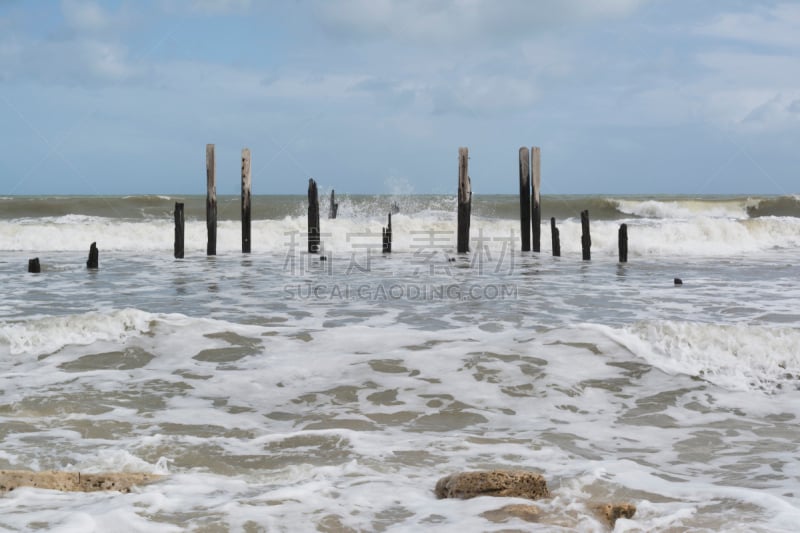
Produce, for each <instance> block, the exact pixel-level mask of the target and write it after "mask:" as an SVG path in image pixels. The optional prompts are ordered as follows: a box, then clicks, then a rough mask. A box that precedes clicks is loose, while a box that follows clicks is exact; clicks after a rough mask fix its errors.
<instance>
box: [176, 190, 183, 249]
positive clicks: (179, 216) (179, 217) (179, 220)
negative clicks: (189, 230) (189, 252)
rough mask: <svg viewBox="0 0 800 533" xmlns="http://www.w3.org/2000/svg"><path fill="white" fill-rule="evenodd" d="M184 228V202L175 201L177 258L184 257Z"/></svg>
mask: <svg viewBox="0 0 800 533" xmlns="http://www.w3.org/2000/svg"><path fill="white" fill-rule="evenodd" d="M184 229H185V220H184V218H183V202H175V259H183V236H184Z"/></svg>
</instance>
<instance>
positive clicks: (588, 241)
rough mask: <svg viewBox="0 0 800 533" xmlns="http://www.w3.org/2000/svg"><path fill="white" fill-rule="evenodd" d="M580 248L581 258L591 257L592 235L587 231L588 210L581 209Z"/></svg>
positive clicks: (587, 258) (588, 258)
mask: <svg viewBox="0 0 800 533" xmlns="http://www.w3.org/2000/svg"><path fill="white" fill-rule="evenodd" d="M581 249H582V250H583V260H584V261H589V260H591V259H592V235H591V233H590V232H589V211H588V210H586V211H581Z"/></svg>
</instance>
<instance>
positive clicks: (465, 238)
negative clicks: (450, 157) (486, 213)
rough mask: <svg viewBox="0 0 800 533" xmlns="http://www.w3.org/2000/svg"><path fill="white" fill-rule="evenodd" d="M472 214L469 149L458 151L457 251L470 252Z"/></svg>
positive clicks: (462, 148) (461, 252)
mask: <svg viewBox="0 0 800 533" xmlns="http://www.w3.org/2000/svg"><path fill="white" fill-rule="evenodd" d="M471 212H472V184H471V183H470V179H469V149H467V148H464V147H461V148H459V149H458V235H457V239H456V251H457V252H458V253H460V254H463V253H466V252H469V222H470V214H471Z"/></svg>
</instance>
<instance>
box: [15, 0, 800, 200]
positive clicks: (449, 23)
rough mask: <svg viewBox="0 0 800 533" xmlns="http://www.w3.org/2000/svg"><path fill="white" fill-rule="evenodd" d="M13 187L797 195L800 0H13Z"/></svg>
mask: <svg viewBox="0 0 800 533" xmlns="http://www.w3.org/2000/svg"><path fill="white" fill-rule="evenodd" d="M0 135H1V136H2V147H3V148H2V150H0V195H14V194H170V193H182V194H189V193H198V194H202V193H204V192H205V144H206V143H215V144H216V157H217V176H218V191H219V192H220V193H237V192H238V187H239V155H240V152H241V149H242V148H243V147H249V148H250V149H251V151H252V154H253V163H252V168H253V192H254V194H304V193H305V190H306V184H307V180H308V178H309V177H313V178H315V179H316V180H317V182H318V183H319V184H320V186H321V187H323V188H325V189H329V188H331V187H333V188H335V189H336V190H337V191H339V192H341V193H369V194H372V193H420V194H423V193H452V194H454V193H455V190H456V182H457V175H458V169H457V154H458V147H459V146H468V147H469V148H470V156H471V157H470V175H471V176H472V182H473V190H474V191H475V193H476V194H480V193H487V194H490V193H514V192H515V191H516V190H517V188H518V184H517V179H518V178H517V151H518V149H519V147H520V146H523V145H528V146H532V145H537V146H541V148H542V189H543V193H544V194H582V193H601V194H602V193H607V194H623V193H629V194H655V193H668V194H690V195H699V194H739V193H744V194H792V193H798V192H800V180H798V174H800V173H799V172H798V168H800V2H769V1H742V0H706V1H703V2H698V1H695V0H605V1H603V2H597V1H595V0H493V1H492V0H406V1H402V2H401V1H399V0H398V1H389V0H341V1H325V0H286V1H281V2H278V1H275V2H272V1H262V2H259V1H256V0H252V1H249V0H196V1H188V0H145V1H132V0H131V1H126V0H122V1H108V2H100V1H91V0H63V1H61V2H56V1H52V2H51V1H39V0H25V1H23V0H0Z"/></svg>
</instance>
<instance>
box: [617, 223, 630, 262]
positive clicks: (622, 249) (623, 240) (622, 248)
mask: <svg viewBox="0 0 800 533" xmlns="http://www.w3.org/2000/svg"><path fill="white" fill-rule="evenodd" d="M618 240H619V262H620V263H627V262H628V225H627V224H621V225H620V227H619V239H618Z"/></svg>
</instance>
